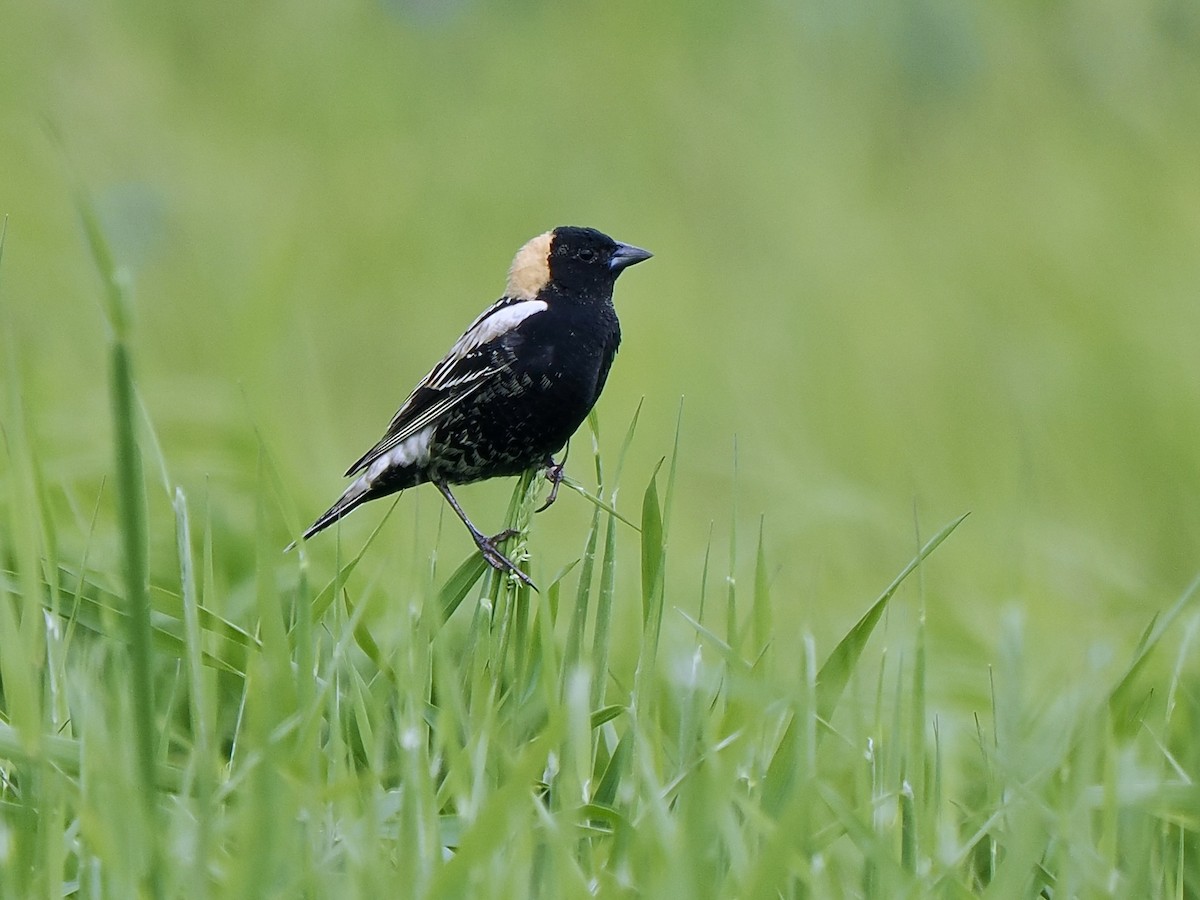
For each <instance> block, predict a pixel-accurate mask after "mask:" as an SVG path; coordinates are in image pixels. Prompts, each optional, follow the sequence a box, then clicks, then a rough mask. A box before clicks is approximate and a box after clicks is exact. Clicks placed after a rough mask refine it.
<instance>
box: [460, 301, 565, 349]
mask: <svg viewBox="0 0 1200 900" xmlns="http://www.w3.org/2000/svg"><path fill="white" fill-rule="evenodd" d="M547 305H548V304H547V303H546V301H545V300H522V301H521V302H520V303H514V304H512V305H511V306H505V307H502V308H501V309H497V310H496V311H495V312H492V311H491V310H488V312H489V313H491V315H488V313H484V314H483V315H482V316H480V317H479V318H478V319H476V320H475V322H474V323H473V324H472V325H471V327H470V328H468V329H467V333H466V334H464V335H463V336H462V337H460V338H459V339H458V341H457V342H456V343H455V344H454V347H453V348H452V349H451V351H450V354H449V358H451V359H458V358H461V357H463V356H466V355H467V354H468V353H470V352H471V351H472V350H474V349H475V348H476V347H482V346H483V345H484V344H486V343H487V342H488V341H493V340H495V339H496V338H498V337H500V335H502V334H506V333H507V332H510V331H512V330H513V329H514V328H516V327H517V326H518V325H520V324H521V323H522V322H524V321H525V320H526V319H528V318H529V317H530V316H532V315H534V314H535V313H540V312H544V311H545V310H546V307H547Z"/></svg>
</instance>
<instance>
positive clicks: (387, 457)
mask: <svg viewBox="0 0 1200 900" xmlns="http://www.w3.org/2000/svg"><path fill="white" fill-rule="evenodd" d="M432 437H433V426H432V425H429V426H427V427H425V428H422V429H421V430H420V431H418V432H417V433H416V434H414V435H412V436H411V437H409V438H406V439H405V440H403V441H401V442H400V443H399V444H397V445H396V446H395V447H393V448H392V449H391V450H389V451H388V452H387V453H385V454H383V455H382V456H381V457H379V459H377V460H375V461H374V462H373V463H371V466H370V468H368V469H367V471H366V473H365V474H364V475H363V476H362V478H363V479H365V480H366V484H367V485H370V484H372V483H373V482H374V481H375V479H377V478H378V477H379V476H380V475H382V474H383V473H384V472H386V471H387V470H388V469H393V468H395V469H402V468H405V467H406V466H411V465H413V464H415V463H422V462H424V461H425V460H427V459H428V458H429V441H430V439H431V438H432Z"/></svg>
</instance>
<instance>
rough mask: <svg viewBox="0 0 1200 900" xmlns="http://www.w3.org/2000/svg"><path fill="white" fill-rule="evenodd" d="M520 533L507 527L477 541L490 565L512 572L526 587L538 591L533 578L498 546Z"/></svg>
mask: <svg viewBox="0 0 1200 900" xmlns="http://www.w3.org/2000/svg"><path fill="white" fill-rule="evenodd" d="M518 533H519V532H517V531H516V530H514V529H512V528H506V529H505V530H504V531H502V532H500V533H499V534H497V535H495V536H493V537H490V538H488V537H484V538H480V539H479V540H477V541H476V542H475V543H476V545H477V546H478V547H479V553H480V555H481V556H483V559H484V562H486V563H487V564H488V565H489V566H491V567H492V568H493V569H496V570H498V571H500V572H506V571H507V572H511V573H512V574H513V576H514V577H515V578H516V579H517V580H518V581H519V582H521V584H523V585H525V586H526V587H531V588H533V589H534V590H535V591H536V590H537V585H535V584H534V583H533V579H531V578H530V577H529V576H528V575H526V574H525V573H524V572H522V571H521V570H520V569H519V568H518V567H517V564H516V563H515V562H513V561H512V560H511V559H509V558H508V557H507V556H505V555H504V554H503V553H501V552H500V551H499V550H498V549H497V548H496V544H498V543H500V542H502V541H506V540H508V539H509V538H511V537H515V536H516V535H517V534H518Z"/></svg>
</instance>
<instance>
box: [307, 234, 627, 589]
mask: <svg viewBox="0 0 1200 900" xmlns="http://www.w3.org/2000/svg"><path fill="white" fill-rule="evenodd" d="M650 255H651V254H650V253H649V252H648V251H646V250H642V249H640V248H638V247H633V246H630V245H629V244H622V243H620V242H619V241H614V240H613V239H612V238H610V237H609V236H608V235H606V234H602V233H601V232H599V231H596V230H595V229H594V228H574V227H565V226H564V227H560V228H555V229H554V230H553V231H548V232H546V233H545V234H540V235H538V236H537V237H535V238H533V240H531V241H529V242H528V243H526V244H525V245H524V246H523V247H522V248H521V249H520V250H518V251H517V255H516V256H515V257H514V258H513V262H512V266H511V268H509V270H508V283H507V285H506V287H505V290H504V296H503V297H501V298H500V299H499V300H497V301H496V302H495V303H494V304H492V306H491V307H490V308H488V309H487V310H486V311H485V312H484V313H483V314H482V315H481V316H479V318H477V319H476V320H475V321H474V322H472V323H471V327H470V328H468V329H467V330H466V332H465V333H464V334H463V336H462V337H460V338H459V339H458V341H457V342H456V343H455V344H454V346H453V347H451V348H450V352H449V353H448V354H447V355H446V358H445V359H443V360H442V361H441V362H439V363H438V364H437V365H436V366H434V367H433V369H432V370H431V371H430V372H429V374H428V375H426V376H425V377H424V378H422V379H421V382H420V384H418V385H417V387H416V389H415V390H413V392H412V393H411V394H410V395H409V397H408V399H407V400H405V401H404V403H403V405H402V406H401V407H400V409H399V411H398V412H397V413H396V415H395V416H394V417H393V418H392V422H391V424H390V425H388V428H387V431H386V432H385V433H384V435H383V437H382V438H381V439H380V441H379V443H377V444H376V445H375V446H374V447H372V448H371V449H370V450H368V451H367V452H366V453H365V454H363V456H362V457H361V458H360V459H359V460H358V461H357V462H355V463H354V465H352V466H351V467H350V468H349V469H347V470H346V476H347V477H349V476H352V475H357V476H358V477H357V478H356V479H355V480H354V481H353V482H352V483H351V484H350V486H349V487H348V488H346V491H345V493H343V494H342V496H341V497H340V498H339V499H338V501H337V502H336V503H334V504H333V506H331V507H330V508H329V510H328V511H327V512H326V513H325V514H324V515H322V516H321V517H320V518H319V519H317V520H316V521H315V522H314V523H313V524H312V525H311V526H310V527H309V528H308V530H307V531H305V532H304V538H305V539H308V538H310V537H312V536H313V535H314V534H316V533H317V532H318V531H320V530H322V529H323V528H325V527H327V526H328V525H330V524H332V523H333V522H335V521H337V520H338V519H340V518H341V517H342V516H344V515H346V514H347V513H349V512H350V511H351V510H353V509H355V508H356V507H358V506H360V505H361V504H363V503H366V502H367V501H368V500H375V499H377V498H379V497H385V496H387V495H388V494H394V493H396V492H397V491H402V490H404V489H405V488H410V487H415V486H416V485H418V484H424V483H425V482H427V481H428V482H432V483H433V484H434V485H435V486H436V487H437V489H438V490H439V491H441V493H442V496H443V497H445V498H446V502H448V503H449V504H450V507H451V509H453V510H454V512H455V513H456V514H457V515H458V517H459V518H460V519H462V521H463V524H464V525H466V526H467V530H468V531H469V532H471V537H472V538H473V539H474V541H475V544H476V546H477V547H479V552H480V553H481V554H482V555H483V558H484V559H485V560H487V562H488V563H489V564H491V565H492V566H493V567H495V568H497V569H508V570H509V571H511V572H512V573H513V574H514V575H515V576H516V577H518V578H520V579H521V580H522V581H524V582H525V583H527V584H528V583H530V581H529V579H528V577H527V576H526V575H525V574H524V573H523V572H521V571H520V570H519V569H518V568H517V567H516V565H515V564H514V563H513V562H512V561H511V560H510V559H508V557H506V556H505V555H504V554H503V553H501V552H500V551H499V549H497V547H496V545H497V543H499V542H500V541H502V540H504V539H506V538H508V537H511V536H512V535H511V533H509V532H502V533H500V534H498V535H496V536H494V537H490V538H489V537H487V536H485V535H484V534H483V533H482V532H481V531H480V530H479V529H478V528H476V527H475V526H474V525H473V524H472V523H471V520H470V519H468V518H467V515H466V513H464V512H463V510H462V507H461V506H459V505H458V501H457V500H455V499H454V495H453V494H451V493H450V485H452V484H468V483H470V482H473V481H481V480H483V479H485V478H496V477H498V476H503V475H520V474H521V473H523V472H526V471H528V470H529V469H533V468H545V469H546V470H547V472H546V474H547V477H548V478H549V479H550V481H551V490H550V496H549V498H548V499H547V501H546V503H545V505H544V506H543V507H542V509H545V508H546V507H547V506H549V505H550V504H551V503H553V502H554V497H555V496H556V495H557V491H558V483H559V482H560V481H561V480H562V466H561V465H560V464H556V463H555V462H554V458H553V454H555V453H557V452H558V451H559V450H561V449H562V447H563V446H564V445H565V444H566V443H567V439H568V438H569V437H570V436H571V435H572V434H573V433H574V432H575V429H576V428H578V427H579V425H580V424H581V423H582V422H583V420H584V418H585V417H586V416H587V414H588V412H589V411H590V410H591V408H592V406H593V405H594V404H595V403H596V400H597V398H598V397H599V396H600V392H601V391H602V390H603V389H604V382H605V380H606V379H607V378H608V370H609V368H610V367H611V366H612V361H613V357H614V355H615V354H616V352H617V345H618V344H619V343H620V342H621V328H620V325H619V324H618V323H617V313H616V310H615V309H613V303H612V294H613V285H614V283H615V282H616V280H617V276H618V275H620V274H621V272H622V271H623V270H624V269H626V268H627V267H628V266H632V265H634V264H635V263H639V262H642V261H643V260H646V259H649V258H650ZM539 511H540V510H539Z"/></svg>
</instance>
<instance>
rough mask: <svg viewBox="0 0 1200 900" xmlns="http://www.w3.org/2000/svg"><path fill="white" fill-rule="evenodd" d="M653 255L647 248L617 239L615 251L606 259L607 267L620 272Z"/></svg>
mask: <svg viewBox="0 0 1200 900" xmlns="http://www.w3.org/2000/svg"><path fill="white" fill-rule="evenodd" d="M653 255H654V254H653V253H651V252H650V251H649V250H643V249H642V248H641V247H635V246H633V245H632V244H622V243H621V242H620V241H618V242H617V252H616V253H614V254H613V255H612V259H610V260H609V261H608V267H609V268H610V269H612V270H613V271H614V272H620V271H621V270H622V269H625V268H628V267H629V266H632V265H636V264H637V263H640V262H644V261H645V260H647V259H649V258H650V257H652V256H653Z"/></svg>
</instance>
